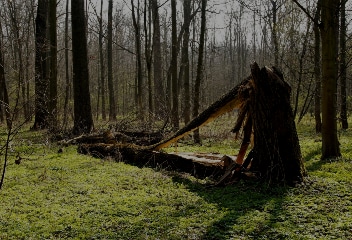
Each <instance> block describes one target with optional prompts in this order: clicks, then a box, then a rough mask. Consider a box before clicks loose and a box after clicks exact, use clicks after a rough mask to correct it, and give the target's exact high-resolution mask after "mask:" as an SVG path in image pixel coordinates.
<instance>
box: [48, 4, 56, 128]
mask: <svg viewBox="0 0 352 240" xmlns="http://www.w3.org/2000/svg"><path fill="white" fill-rule="evenodd" d="M49 31H50V32H49V34H50V74H49V76H50V81H49V102H48V111H49V128H50V129H51V130H55V129H56V128H57V31H56V0H50V2H49Z"/></svg>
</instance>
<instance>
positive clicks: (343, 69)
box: [340, 0, 348, 129]
mask: <svg viewBox="0 0 352 240" xmlns="http://www.w3.org/2000/svg"><path fill="white" fill-rule="evenodd" d="M346 2H347V1H346V0H341V25H340V91H341V93H340V94H341V95H340V96H341V99H340V100H341V111H340V119H341V125H342V129H348V121H347V90H346V89H347V85H346V80H347V64H346V55H347V49H346V36H347V25H346Z"/></svg>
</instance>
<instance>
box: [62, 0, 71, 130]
mask: <svg viewBox="0 0 352 240" xmlns="http://www.w3.org/2000/svg"><path fill="white" fill-rule="evenodd" d="M65 14H66V16H65V101H64V119H63V126H64V128H66V126H67V121H68V102H69V99H70V89H71V88H70V86H71V82H70V69H69V59H68V37H69V36H68V15H69V1H66V13H65Z"/></svg>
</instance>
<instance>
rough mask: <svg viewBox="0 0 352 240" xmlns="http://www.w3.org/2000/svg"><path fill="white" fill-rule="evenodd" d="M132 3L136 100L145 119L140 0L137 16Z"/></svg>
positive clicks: (141, 115) (140, 113)
mask: <svg viewBox="0 0 352 240" xmlns="http://www.w3.org/2000/svg"><path fill="white" fill-rule="evenodd" d="M131 5H132V21H133V27H134V30H135V38H136V61H137V62H136V65H137V76H136V87H135V95H136V96H135V100H136V106H137V108H138V112H139V115H140V117H141V119H144V110H143V71H142V51H141V30H140V16H139V0H138V6H137V17H136V12H135V6H134V2H133V0H131Z"/></svg>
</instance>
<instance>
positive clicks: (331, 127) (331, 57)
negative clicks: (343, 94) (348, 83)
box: [320, 0, 341, 159]
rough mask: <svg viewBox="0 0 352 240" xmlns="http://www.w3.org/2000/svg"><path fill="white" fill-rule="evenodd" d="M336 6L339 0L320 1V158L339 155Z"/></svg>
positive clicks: (337, 6)
mask: <svg viewBox="0 0 352 240" xmlns="http://www.w3.org/2000/svg"><path fill="white" fill-rule="evenodd" d="M338 8H339V1H336V0H323V1H322V14H321V17H322V24H321V29H320V30H321V39H322V159H329V158H335V157H339V156H341V153H340V147H339V141H338V138H337V123H336V94H337V78H338V62H337V59H338V48H337V45H338V41H337V38H338V35H337V31H338Z"/></svg>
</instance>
